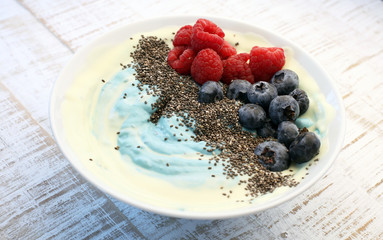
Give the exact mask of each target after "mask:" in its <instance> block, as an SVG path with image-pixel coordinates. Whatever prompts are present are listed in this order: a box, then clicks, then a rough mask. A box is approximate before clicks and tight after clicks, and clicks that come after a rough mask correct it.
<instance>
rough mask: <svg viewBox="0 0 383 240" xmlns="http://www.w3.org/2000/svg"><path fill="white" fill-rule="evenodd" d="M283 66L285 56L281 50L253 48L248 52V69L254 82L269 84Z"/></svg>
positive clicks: (275, 48)
mask: <svg viewBox="0 0 383 240" xmlns="http://www.w3.org/2000/svg"><path fill="white" fill-rule="evenodd" d="M283 65H285V55H284V51H283V49H282V48H277V47H269V48H267V47H257V46H255V47H253V48H252V49H251V51H250V68H251V71H252V73H253V75H254V80H255V81H265V82H269V81H270V79H271V77H272V76H273V75H274V74H275V73H276V72H277V71H279V70H281V69H282V67H283Z"/></svg>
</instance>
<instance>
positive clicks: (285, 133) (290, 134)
mask: <svg viewBox="0 0 383 240" xmlns="http://www.w3.org/2000/svg"><path fill="white" fill-rule="evenodd" d="M298 134H299V129H298V127H297V125H295V124H294V123H293V122H290V121H283V122H281V123H280V124H279V125H278V142H280V143H283V144H285V146H286V147H289V146H290V143H291V142H292V141H294V139H295V138H296V137H297V136H298Z"/></svg>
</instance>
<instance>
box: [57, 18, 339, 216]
mask: <svg viewBox="0 0 383 240" xmlns="http://www.w3.org/2000/svg"><path fill="white" fill-rule="evenodd" d="M196 19H198V17H195V16H175V17H163V18H156V19H150V20H146V21H142V22H137V23H132V24H129V25H126V26H124V27H122V28H118V29H115V30H113V31H111V32H108V33H106V34H105V35H103V36H101V37H99V38H98V39H96V40H95V41H93V42H91V43H90V44H88V45H87V46H85V47H84V48H82V49H81V50H79V51H78V52H77V53H76V54H75V55H74V57H73V58H72V59H71V61H70V62H69V63H68V64H67V66H66V67H65V68H64V69H63V71H62V72H61V74H60V76H59V78H58V80H57V81H56V83H55V86H54V89H53V92H52V95H51V105H50V118H51V126H52V131H53V134H54V136H55V139H56V141H57V143H58V145H59V147H60V149H61V151H62V152H63V154H64V155H65V156H66V158H67V159H68V160H69V161H70V162H71V164H72V165H73V166H74V168H75V169H76V170H77V171H79V172H80V173H81V174H82V176H84V177H85V178H86V179H87V180H89V181H90V182H91V183H93V184H94V185H95V186H97V187H98V188H100V189H101V190H103V191H105V192H106V193H108V194H111V195H112V196H114V197H116V198H118V199H120V200H121V201H124V202H126V203H129V204H131V205H134V206H136V207H139V208H141V209H145V210H149V211H152V212H156V213H159V214H164V215H167V216H174V217H182V218H194V219H217V218H228V217H237V216H241V215H245V214H249V213H255V212H258V211H262V210H265V209H268V208H271V207H274V206H277V205H278V204H281V203H283V202H285V201H287V200H290V199H292V198H294V197H295V196H297V195H298V194H300V193H302V192H303V191H305V190H306V189H307V188H309V187H310V186H312V185H313V184H314V183H315V182H316V181H318V180H319V179H320V178H321V177H322V176H323V175H324V174H325V172H326V171H327V170H328V168H329V167H330V166H331V164H332V163H333V161H334V160H335V158H336V156H337V154H338V152H339V151H340V148H341V146H342V142H343V137H344V131H345V114H344V107H343V105H342V102H341V98H340V96H339V93H338V92H337V90H336V88H335V84H334V83H333V82H332V80H331V79H330V77H329V76H328V75H327V74H326V73H325V71H323V69H322V68H321V67H320V66H319V64H318V63H317V62H316V61H315V60H314V59H313V58H312V57H310V56H309V55H308V54H307V53H306V52H304V51H303V50H302V49H301V48H299V47H298V46H296V45H295V44H293V43H292V42H290V41H288V40H286V39H284V38H282V37H280V36H279V35H277V34H275V33H272V32H270V31H267V30H265V29H262V28H259V27H256V26H253V25H250V24H246V23H243V22H238V21H233V20H230V19H223V18H214V17H208V19H210V20H212V21H214V22H215V23H216V24H217V25H218V26H220V27H221V28H223V29H224V30H225V29H228V30H234V31H237V32H243V33H246V32H252V33H256V34H259V35H262V36H263V37H265V38H266V39H267V40H268V41H269V42H271V43H272V44H273V45H275V46H289V47H290V48H292V49H293V51H294V57H295V58H296V59H297V61H298V62H299V63H300V64H301V65H302V66H303V67H304V68H305V69H306V70H307V72H308V73H309V74H310V75H312V76H314V78H315V80H316V82H317V84H318V86H319V88H320V90H321V92H322V93H323V94H324V96H325V98H326V100H327V102H328V103H329V104H330V105H331V106H333V107H334V108H335V112H336V114H335V117H334V118H333V120H332V121H331V123H330V125H329V131H328V138H329V146H328V150H327V152H326V153H324V154H323V155H322V157H321V159H320V161H318V162H317V163H316V164H315V165H313V166H312V167H311V168H310V170H309V173H310V174H309V175H308V176H307V177H305V179H304V180H303V181H302V182H301V183H300V184H299V185H298V186H297V187H295V188H292V189H291V190H288V191H286V192H284V193H283V194H281V195H279V196H278V197H275V198H271V199H270V200H268V201H267V202H264V203H261V204H255V205H250V206H249V207H247V208H240V209H228V210H226V211H219V212H209V211H184V210H178V209H172V208H167V207H160V206H156V205H151V204H148V203H144V202H141V201H140V200H139V199H136V198H135V197H134V196H133V195H129V194H126V193H125V192H121V191H119V189H118V188H116V187H115V186H113V185H114V184H113V183H111V182H108V181H106V180H105V178H104V177H105V176H107V175H108V174H110V173H107V171H108V170H104V169H102V168H100V173H99V174H95V173H94V172H92V171H90V170H89V165H87V164H84V162H83V161H81V160H80V157H79V156H78V154H77V153H76V152H75V151H73V149H72V148H71V147H70V144H69V141H70V140H68V139H66V136H65V129H64V127H63V118H62V102H63V99H64V97H65V93H66V92H67V91H68V89H69V88H70V87H71V85H72V84H73V81H74V79H76V77H78V75H80V74H81V72H82V71H84V69H88V68H90V67H91V66H88V65H87V62H88V60H89V59H90V58H92V57H94V54H95V52H94V49H101V50H100V52H97V53H96V54H102V51H107V50H108V48H110V47H112V46H114V45H116V44H121V43H122V42H124V41H126V39H128V38H129V37H130V36H132V35H133V34H136V33H140V32H148V31H152V30H155V29H158V28H161V27H164V26H169V25H177V26H183V25H185V24H192V23H193V22H195V21H196ZM116 61H119V60H116ZM94 71H95V73H94V74H95V75H97V74H99V73H98V72H97V69H94ZM103 171H105V176H104V177H103V175H104V174H103Z"/></svg>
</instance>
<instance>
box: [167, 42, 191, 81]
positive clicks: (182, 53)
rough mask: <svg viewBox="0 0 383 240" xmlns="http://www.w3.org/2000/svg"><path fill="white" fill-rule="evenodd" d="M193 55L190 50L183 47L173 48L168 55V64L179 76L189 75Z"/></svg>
mask: <svg viewBox="0 0 383 240" xmlns="http://www.w3.org/2000/svg"><path fill="white" fill-rule="evenodd" d="M194 57H195V53H194V51H193V50H192V49H191V48H187V47H185V46H178V47H174V48H173V49H172V50H170V52H169V54H168V59H167V61H168V64H169V65H170V67H172V68H173V69H174V70H176V72H178V73H179V74H184V75H188V74H190V68H191V65H192V63H193V60H194Z"/></svg>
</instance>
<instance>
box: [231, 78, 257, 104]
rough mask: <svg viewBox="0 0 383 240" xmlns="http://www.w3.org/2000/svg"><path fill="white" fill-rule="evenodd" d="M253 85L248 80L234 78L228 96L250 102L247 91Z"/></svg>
mask: <svg viewBox="0 0 383 240" xmlns="http://www.w3.org/2000/svg"><path fill="white" fill-rule="evenodd" d="M250 87H251V83H249V82H248V81H246V80H239V79H238V80H234V81H232V82H231V83H230V85H229V87H228V89H227V93H226V96H227V98H229V99H235V100H240V101H242V102H244V103H249V100H248V99H247V91H248V90H249V88H250Z"/></svg>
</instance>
